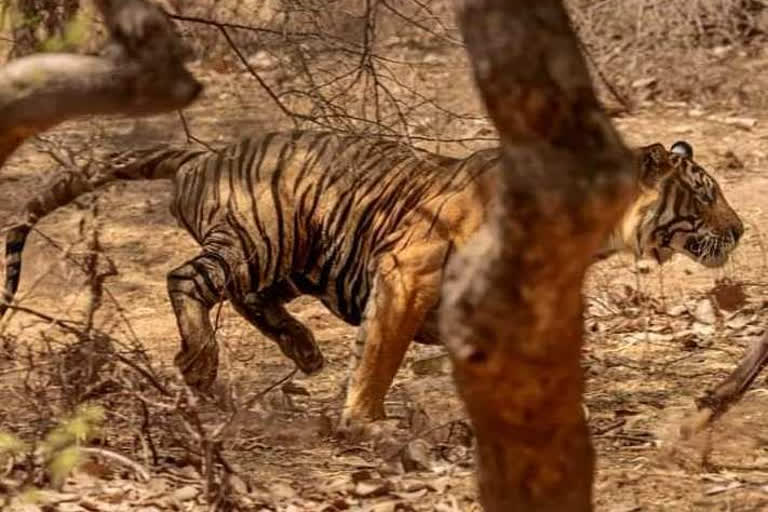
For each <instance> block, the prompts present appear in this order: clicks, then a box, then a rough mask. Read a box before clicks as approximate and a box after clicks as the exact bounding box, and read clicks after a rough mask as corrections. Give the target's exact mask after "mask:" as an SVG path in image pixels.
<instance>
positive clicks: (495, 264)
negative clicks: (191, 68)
mask: <svg viewBox="0 0 768 512" xmlns="http://www.w3.org/2000/svg"><path fill="white" fill-rule="evenodd" d="M459 20H460V24H461V29H462V32H463V34H464V38H465V42H466V44H467V48H468V51H469V54H470V57H471V60H472V62H473V68H474V75H475V79H476V81H477V83H478V86H479V89H480V91H481V94H482V96H483V99H484V101H485V104H486V106H487V108H488V111H489V113H490V115H491V117H492V119H493V121H494V123H495V124H496V126H497V128H498V130H499V133H500V136H501V140H502V146H503V148H504V152H505V158H504V161H503V165H504V171H505V172H504V174H503V180H502V181H503V182H502V183H500V186H499V187H498V189H497V197H496V199H495V207H494V210H493V214H492V215H491V218H490V219H489V221H488V224H487V226H486V227H485V228H484V230H482V231H481V233H480V234H479V235H478V236H477V239H476V240H475V241H474V242H472V243H469V244H467V245H466V248H465V249H463V250H462V251H459V252H458V253H457V254H456V255H455V257H453V258H452V261H451V262H450V263H449V268H448V275H447V277H446V283H445V286H444V295H443V301H442V307H441V329H442V331H443V337H444V339H445V340H446V344H447V346H448V350H449V351H450V353H451V358H452V361H453V366H454V377H455V380H456V383H457V387H458V390H459V393H460V395H461V397H462V399H463V401H464V403H465V405H466V408H467V411H468V414H469V416H470V418H471V420H472V423H473V425H474V428H475V431H476V434H477V463H478V483H479V489H480V498H481V502H482V503H483V505H484V507H485V509H486V510H487V511H488V512H501V511H504V512H509V511H521V512H523V511H524V512H544V511H547V512H549V511H553V512H554V511H557V512H562V511H568V512H583V511H589V510H592V504H591V502H592V496H591V492H592V491H591V489H592V478H593V469H594V456H593V450H592V446H591V442H590V439H589V432H588V428H587V425H586V421H585V419H584V416H583V412H582V408H581V400H582V391H583V387H584V382H583V375H582V370H581V366H580V359H581V358H580V353H581V345H582V329H583V322H582V309H583V307H582V295H581V287H582V282H583V278H584V274H585V272H586V269H587V268H588V266H589V265H590V263H591V262H592V254H594V252H595V251H596V250H597V248H598V247H599V245H600V244H601V242H602V241H603V240H604V239H605V237H606V236H607V234H608V232H609V231H610V230H611V228H612V227H613V226H614V225H615V223H616V221H617V220H618V219H619V218H620V217H621V215H622V214H623V212H624V210H625V208H626V207H627V206H628V202H629V198H630V194H631V191H632V188H633V187H634V186H635V178H634V174H633V170H632V169H633V167H632V164H631V160H632V157H631V154H630V152H629V150H628V149H627V148H626V147H625V146H624V144H623V143H622V141H621V139H620V138H619V136H618V134H617V133H616V131H615V130H614V128H613V127H612V125H611V123H610V121H609V119H608V117H607V116H606V115H605V113H604V112H603V111H602V110H601V108H600V106H599V104H598V102H597V99H596V97H595V94H594V92H593V89H592V85H591V82H590V79H589V75H588V73H587V69H586V66H585V64H584V61H583V58H582V56H581V54H580V53H579V50H578V46H577V40H576V38H575V35H574V33H573V31H572V29H571V26H570V21H569V19H568V17H567V15H566V12H565V10H564V8H563V5H562V2H561V1H560V0H529V1H522V0H521V1H516V2H515V1H506V0H464V1H463V3H461V4H460V7H459Z"/></svg>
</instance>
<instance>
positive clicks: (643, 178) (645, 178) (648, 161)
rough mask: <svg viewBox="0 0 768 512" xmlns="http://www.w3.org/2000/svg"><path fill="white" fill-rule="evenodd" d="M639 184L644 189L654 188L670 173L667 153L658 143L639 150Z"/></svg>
mask: <svg viewBox="0 0 768 512" xmlns="http://www.w3.org/2000/svg"><path fill="white" fill-rule="evenodd" d="M639 153H640V154H639V158H640V183H641V184H642V185H644V186H646V187H650V188H655V187H657V186H658V185H659V183H661V181H663V180H664V178H666V177H667V176H669V175H670V174H671V172H672V165H670V162H669V152H668V151H667V148H665V147H664V146H663V145H662V144H659V143H658V142H657V143H656V144H651V145H650V146H644V147H641V148H640V149H639Z"/></svg>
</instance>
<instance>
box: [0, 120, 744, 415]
mask: <svg viewBox="0 0 768 512" xmlns="http://www.w3.org/2000/svg"><path fill="white" fill-rule="evenodd" d="M637 155H638V158H637V162H638V164H637V165H638V178H639V186H638V187H637V191H638V192H637V197H636V198H635V202H634V205H633V207H632V208H631V209H630V210H629V212H628V213H627V215H626V216H625V218H624V220H623V221H622V222H621V223H620V225H619V226H618V227H617V229H616V230H615V232H614V233H613V234H612V235H611V237H610V239H609V240H608V242H607V243H606V246H605V248H604V249H603V250H602V251H600V254H599V255H598V256H607V255H610V254H613V253H615V252H617V251H629V252H633V253H635V254H636V255H637V256H641V257H642V256H653V257H655V258H656V260H657V261H658V262H659V263H662V262H664V261H666V260H667V259H669V257H670V256H671V254H673V253H675V252H678V253H683V254H687V255H688V256H690V257H692V258H694V259H696V260H698V261H700V262H702V263H703V264H705V265H708V266H717V265H722V264H723V263H724V262H725V260H726V259H727V257H728V254H729V252H730V251H731V250H732V249H733V248H734V247H735V246H736V245H737V242H738V238H739V237H740V235H741V233H742V231H743V227H742V224H741V221H740V220H739V217H738V216H737V215H736V213H735V212H734V211H733V210H732V209H731V208H730V206H729V205H728V203H727V201H726V200H725V198H724V197H723V195H722V192H721V191H720V189H719V187H718V185H717V183H716V182H715V181H714V179H713V178H711V177H710V176H709V175H708V174H707V173H706V172H705V171H704V170H703V169H702V168H701V167H699V166H698V165H696V164H695V163H694V162H693V160H692V153H691V150H690V146H689V145H688V144H687V143H677V144H675V145H673V147H672V149H671V150H667V149H665V148H664V147H663V146H661V145H660V144H654V145H651V146H646V147H643V148H639V149H638V150H637ZM498 163H499V151H498V150H497V149H490V150H484V151H479V152H477V153H474V154H472V155H470V156H469V157H467V158H465V159H454V158H449V157H444V156H439V155H436V154H432V153H429V152H425V151H420V150H414V149H412V148H410V147H408V146H405V145H401V144H398V143H396V142H392V141H387V140H382V139H375V138H370V137H363V136H342V135H336V134H332V133H322V132H307V131H294V132H279V133H269V134H266V135H264V136H261V137H257V138H245V139H243V140H241V141H239V142H237V143H235V144H232V145H229V146H227V147H226V148H224V149H222V150H220V151H217V152H212V151H202V150H188V149H173V148H168V147H160V148H155V149H149V150H142V151H128V152H126V153H122V154H120V155H118V156H116V157H114V158H113V159H112V160H111V163H110V164H109V165H105V166H104V169H103V170H102V171H101V173H100V174H98V175H96V176H94V177H91V178H85V177H84V176H83V175H81V174H77V173H68V174H63V175H60V176H57V178H56V179H55V181H54V183H53V184H52V185H51V186H50V187H49V188H48V189H47V190H45V191H44V192H43V193H42V194H41V195H39V196H38V197H36V198H35V199H33V200H32V201H30V202H29V203H28V205H27V207H26V209H25V212H24V215H25V216H24V219H25V222H24V223H23V224H20V225H18V226H17V227H15V228H14V229H12V230H11V231H10V233H9V234H8V237H7V243H6V254H7V259H6V264H7V272H6V300H8V301H10V300H12V298H13V296H14V294H15V292H16V289H17V287H18V283H19V278H20V272H21V257H20V256H21V252H22V250H23V246H24V241H25V239H26V236H27V234H28V233H29V231H30V229H31V228H32V226H34V224H35V223H36V222H37V221H38V220H39V219H41V218H42V217H44V216H45V215H46V214H48V213H50V212H52V211H53V210H55V209H57V208H59V207H61V206H63V205H66V204H68V203H70V202H72V201H73V200H74V199H76V198H77V197H78V196H80V195H82V194H84V193H87V192H90V191H92V190H95V189H98V188H99V187H101V186H103V185H105V184H107V183H110V182H112V181H115V180H152V179H169V180H173V182H174V184H175V193H174V196H173V199H172V206H171V211H172V213H173V215H174V216H175V217H176V219H177V220H178V222H179V223H180V224H181V225H183V226H184V227H185V229H186V230H187V231H188V232H189V233H190V234H191V235H192V236H193V237H194V238H195V240H197V242H198V243H199V244H200V246H201V248H202V249H201V252H200V253H199V254H198V255H197V256H196V257H195V258H193V259H191V260H190V261H188V262H186V263H184V264H183V265H181V266H179V267H178V268H176V269H175V270H173V271H171V272H170V273H169V274H168V291H169V295H170V299H171V302H172V305H173V309H174V313H175V315H176V317H177V321H178V326H179V331H180V334H181V350H180V351H179V353H178V354H177V355H176V358H175V363H176V365H177V366H178V367H179V369H180V370H181V372H182V373H183V375H184V377H185V379H186V381H187V382H188V383H189V384H190V385H192V386H195V387H197V388H198V389H201V390H205V389H208V388H209V387H210V386H211V384H212V383H213V381H214V380H215V377H216V370H217V366H218V348H217V345H216V342H215V340H214V336H213V330H212V328H211V323H210V320H209V316H208V313H209V311H210V309H211V308H212V307H213V305H214V304H216V303H218V302H220V301H221V300H223V299H228V300H230V301H231V302H232V304H233V305H234V307H235V308H236V310H237V311H238V312H239V313H241V314H242V315H243V316H244V317H245V318H246V319H247V320H249V321H250V322H251V323H252V324H253V325H254V326H255V327H256V328H258V329H259V330H260V331H261V332H263V333H264V334H265V335H266V336H267V337H269V338H270V339H272V340H274V341H275V342H276V343H277V344H278V345H279V346H280V348H281V350H282V351H283V353H284V354H285V355H286V356H288V357H289V358H290V359H292V360H293V361H294V362H295V363H296V364H297V366H298V367H299V368H300V369H301V370H302V371H304V372H305V373H308V374H311V373H313V372H316V371H319V370H320V369H321V367H322V366H323V363H324V361H323V356H322V354H321V352H320V350H319V348H318V346H317V344H316V342H315V339H314V337H313V335H312V332H311V331H310V330H309V329H308V328H306V327H305V326H304V325H303V324H301V323H300V322H299V321H298V320H297V319H295V318H294V317H292V316H291V315H290V314H289V313H288V312H287V311H286V310H285V308H284V305H285V303H287V302H288V301H290V300H292V299H293V298H295V297H297V296H299V295H302V294H309V295H313V296H315V297H317V298H319V299H320V300H321V301H322V302H323V303H324V304H325V305H326V306H327V307H328V309H329V310H331V311H332V312H333V313H335V314H336V315H337V316H339V317H340V318H342V319H343V320H345V321H346V322H348V323H350V324H353V325H360V326H361V327H360V330H359V335H358V338H357V340H356V343H355V350H354V353H355V361H356V363H355V368H356V369H355V371H354V373H353V376H352V378H351V380H350V383H349V389H348V394H347V402H346V405H345V410H344V413H343V416H342V417H343V422H344V424H349V423H350V422H354V421H357V420H360V421H367V420H371V419H376V418H381V417H383V415H384V408H383V403H384V396H385V394H386V392H387V390H388V388H389V386H390V384H391V382H392V379H393V378H394V375H395V373H396V371H397V369H398V367H399V366H400V363H401V361H402V358H403V356H404V354H405V351H406V349H407V347H408V345H409V344H410V341H411V340H412V339H415V340H416V341H419V342H423V343H439V339H438V336H437V328H436V322H435V320H436V315H435V312H436V308H437V305H438V299H439V290H440V286H441V282H442V272H443V268H444V265H445V262H446V260H447V258H448V257H449V255H450V254H451V251H452V250H453V249H454V248H455V247H457V246H461V245H462V244H465V243H467V241H468V240H469V239H470V238H471V237H472V236H473V234H474V233H475V232H476V231H477V230H478V229H479V227H480V226H481V224H482V223H483V222H484V220H485V218H486V215H487V213H488V211H489V207H490V204H491V201H492V198H493V196H494V194H493V190H494V188H495V187H496V184H497V173H498V172H499V165H498ZM5 307H6V306H5V305H4V306H2V312H4V310H5Z"/></svg>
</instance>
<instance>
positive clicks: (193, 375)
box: [173, 341, 219, 395]
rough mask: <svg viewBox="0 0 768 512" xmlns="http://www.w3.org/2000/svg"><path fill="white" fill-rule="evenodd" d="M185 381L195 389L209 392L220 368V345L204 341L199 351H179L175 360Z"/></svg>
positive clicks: (200, 391)
mask: <svg viewBox="0 0 768 512" xmlns="http://www.w3.org/2000/svg"><path fill="white" fill-rule="evenodd" d="M173 362H174V364H175V365H176V368H178V370H179V371H180V372H181V375H182V377H183V378H184V382H185V383H186V384H187V385H188V386H189V387H190V388H192V389H193V390H194V391H196V392H198V393H201V394H203V395H205V394H209V391H210V390H211V388H212V386H213V383H214V382H215V381H216V375H217V373H218V369H219V347H218V345H217V344H216V342H215V341H214V342H211V343H204V344H202V345H201V346H200V347H199V349H198V350H197V351H192V350H187V351H183V350H182V351H179V352H178V353H177V354H176V357H174V360H173Z"/></svg>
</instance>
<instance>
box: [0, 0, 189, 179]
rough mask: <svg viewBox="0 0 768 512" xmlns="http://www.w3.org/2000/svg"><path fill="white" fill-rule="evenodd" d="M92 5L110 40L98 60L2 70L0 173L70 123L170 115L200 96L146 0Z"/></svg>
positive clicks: (50, 61)
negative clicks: (41, 136)
mask: <svg viewBox="0 0 768 512" xmlns="http://www.w3.org/2000/svg"><path fill="white" fill-rule="evenodd" d="M96 4H97V6H98V7H99V10H100V11H101V13H102V15H103V16H104V19H105V22H106V24H107V27H108V28H109V31H110V36H111V39H110V41H109V45H108V46H107V48H106V51H105V52H104V55H103V56H99V57H96V56H85V55H75V54H66V53H51V54H37V55H31V56H29V57H24V58H21V59H18V60H15V61H12V62H10V63H9V64H8V65H6V66H5V67H3V68H1V69H0V165H2V163H4V162H5V160H6V159H7V158H8V156H9V155H10V154H11V153H13V151H14V150H15V149H16V148H17V147H18V146H19V145H20V144H21V143H22V142H23V141H24V139H26V138H28V137H30V136H32V135H35V134H38V133H40V132H42V131H45V130H47V129H49V128H51V127H53V126H55V125H57V124H59V123H61V122H63V121H66V120H68V119H73V118H76V117H80V116H84V115H98V114H125V115H131V116H140V115H148V114H156V113H160V112H166V111H171V110H175V109H179V108H182V107H184V106H186V105H188V104H189V103H190V102H191V101H193V100H194V99H195V98H196V97H197V96H198V95H199V93H200V91H201V90H202V86H201V85H200V83H199V82H198V81H197V80H195V78H194V77H193V76H192V75H191V74H190V73H189V71H188V70H187V69H186V68H185V67H184V64H183V60H182V59H183V57H184V50H183V46H182V43H181V40H180V39H179V37H178V35H177V34H176V33H175V31H174V30H173V26H172V24H171V22H170V20H169V19H168V18H167V17H166V16H165V14H164V13H163V11H162V10H161V9H159V8H158V7H157V6H156V5H154V4H152V3H150V2H148V1H147V0H99V1H97V2H96Z"/></svg>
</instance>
